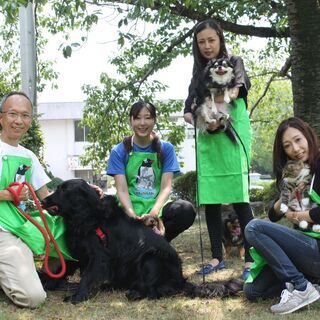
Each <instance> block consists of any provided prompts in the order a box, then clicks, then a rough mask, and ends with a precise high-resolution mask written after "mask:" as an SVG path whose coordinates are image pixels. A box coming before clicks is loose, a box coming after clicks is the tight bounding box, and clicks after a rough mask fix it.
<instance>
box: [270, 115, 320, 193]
mask: <svg viewBox="0 0 320 320" xmlns="http://www.w3.org/2000/svg"><path fill="white" fill-rule="evenodd" d="M288 128H295V129H297V130H299V131H300V132H301V133H302V134H303V135H304V137H305V138H306V140H307V142H308V149H309V158H308V164H309V166H310V169H311V172H312V173H314V172H315V170H316V166H317V162H318V159H319V140H318V137H317V135H316V133H315V131H314V130H313V129H312V128H311V127H310V126H309V124H307V123H306V122H304V121H303V120H301V119H300V118H297V117H291V118H288V119H286V120H284V121H282V122H281V123H280V125H279V127H278V129H277V132H276V136H275V139H274V144H273V173H274V175H275V177H276V184H277V186H278V187H279V184H280V182H281V178H282V171H283V168H284V166H285V164H286V163H287V161H288V159H289V157H288V156H287V154H286V152H285V151H284V148H283V144H282V138H283V134H284V132H285V131H286V130H287V129H288Z"/></svg>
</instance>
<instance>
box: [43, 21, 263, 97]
mask: <svg viewBox="0 0 320 320" xmlns="http://www.w3.org/2000/svg"><path fill="white" fill-rule="evenodd" d="M80 36H81V35H79V34H77V33H75V34H74V38H72V40H73V41H77V37H80ZM116 39H117V22H116V21H113V24H111V23H106V22H105V21H103V20H102V22H99V23H98V24H97V25H96V26H95V27H93V29H92V30H91V31H90V33H89V35H88V41H87V42H86V43H85V45H84V46H83V47H81V48H79V49H76V50H74V51H73V54H72V56H71V58H68V59H65V58H64V57H63V55H62V51H61V50H59V47H60V45H61V43H62V42H63V40H62V38H61V37H60V36H57V35H55V36H53V35H49V43H48V46H47V50H46V56H47V57H48V58H49V59H52V60H55V61H56V64H55V65H54V69H55V71H57V72H59V74H60V76H59V79H58V86H59V88H58V89H51V88H50V86H49V85H48V86H47V88H46V90H45V91H44V92H42V93H39V94H38V102H69V101H83V100H85V99H86V96H85V95H84V93H83V92H82V90H81V86H82V85H84V84H91V85H98V84H99V76H100V74H101V72H107V73H108V74H109V75H110V76H112V77H116V72H115V68H114V67H113V66H111V65H110V64H108V59H110V57H113V56H115V55H116V54H117V49H118V47H117V43H116ZM262 43H265V41H264V40H262V39H259V38H254V39H253V40H252V41H251V44H250V43H249V44H248V47H257V46H259V44H262ZM190 53H191V48H190ZM192 66H193V60H192V56H191V55H190V56H189V57H186V58H183V57H181V58H177V59H176V60H175V61H174V62H173V63H172V64H171V65H170V66H169V67H168V68H166V69H165V70H162V71H160V72H158V73H157V74H156V75H155V76H154V78H156V79H157V80H159V81H161V82H162V83H164V84H166V85H167V86H168V89H167V90H166V91H165V92H162V93H159V95H158V96H157V98H158V99H169V98H170V99H185V98H186V97H187V91H188V86H189V83H190V79H191V72H192Z"/></svg>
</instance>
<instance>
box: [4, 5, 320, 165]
mask: <svg viewBox="0 0 320 320" xmlns="http://www.w3.org/2000/svg"><path fill="white" fill-rule="evenodd" d="M25 3H26V0H25V1H23V0H20V1H19V0H10V1H4V0H0V8H2V10H3V12H5V13H6V17H7V20H6V21H7V22H10V23H13V22H15V21H16V20H15V19H16V16H17V15H16V13H17V9H18V6H19V5H20V4H25ZM35 3H36V12H37V32H38V34H39V35H40V36H41V35H43V34H42V31H43V30H47V31H49V32H51V33H58V32H59V33H63V34H64V35H65V42H64V43H63V45H62V48H61V49H62V52H63V54H64V55H65V56H66V57H69V56H70V55H71V54H72V51H73V49H74V48H76V47H78V46H79V45H81V43H83V42H85V41H86V39H87V31H88V30H90V28H91V27H92V26H93V25H94V24H96V23H97V21H98V20H99V19H102V18H105V16H104V12H103V9H104V8H106V7H107V8H111V9H113V10H114V14H113V15H112V16H111V17H110V20H112V19H113V20H114V19H117V21H118V45H119V54H118V56H117V57H115V58H114V59H113V60H112V63H113V64H114V65H115V66H116V67H117V70H118V74H119V78H120V80H119V79H117V80H115V79H111V78H110V77H109V76H108V75H107V74H106V73H103V74H102V75H101V84H100V86H96V87H91V86H86V87H85V88H84V90H85V92H86V93H87V95H88V102H87V107H86V108H87V110H86V111H85V119H84V122H83V123H84V124H86V125H88V126H89V127H90V128H91V131H90V137H91V138H90V139H91V142H92V146H90V147H89V149H88V153H87V156H86V158H85V159H84V161H87V162H88V161H89V162H90V160H93V163H98V162H99V159H98V158H100V159H105V158H106V157H107V155H108V152H109V150H110V146H111V143H109V141H111V142H113V141H115V140H117V141H119V138H120V137H122V136H123V135H124V134H125V133H127V132H128V131H127V130H128V127H127V123H126V122H125V121H124V120H123V119H124V115H125V112H126V111H127V108H128V106H129V105H130V104H131V103H132V102H134V101H135V100H137V99H148V100H151V101H153V100H154V97H155V93H156V92H157V91H161V90H164V89H165V88H164V87H163V85H162V84H160V83H158V82H156V81H151V80H150V78H151V76H153V75H154V74H155V73H156V72H157V71H159V70H161V69H164V68H166V67H167V66H168V65H169V64H170V63H171V62H172V61H173V60H174V58H175V57H177V56H179V55H184V56H185V55H188V54H190V53H191V40H192V39H191V38H192V37H191V36H192V32H193V27H194V25H195V23H196V22H197V21H200V20H204V19H207V18H214V19H216V20H217V21H218V22H219V23H220V24H221V26H222V28H223V29H224V30H225V34H226V37H227V40H228V44H229V46H230V47H233V48H234V47H237V44H239V43H244V42H245V41H246V40H247V39H249V37H262V38H267V39H268V46H267V47H266V50H264V51H263V52H262V53H261V54H260V55H259V59H258V61H259V62H261V61H263V60H264V59H266V58H267V57H270V56H273V59H274V61H276V60H277V59H276V57H279V58H280V59H282V63H281V64H279V65H277V66H276V67H275V66H272V65H269V66H268V72H267V73H269V74H270V73H272V74H273V75H274V77H273V79H277V80H278V78H279V76H286V75H288V76H289V77H291V75H290V73H289V70H290V65H291V64H290V63H292V64H293V66H294V68H293V69H294V70H295V71H296V70H306V72H305V73H306V74H308V77H309V78H312V79H313V80H315V81H314V82H315V83H317V81H318V80H319V79H320V76H319V75H320V70H319V68H316V67H315V66H316V65H317V64H316V63H313V64H311V66H312V68H313V69H310V68H311V67H308V62H309V61H310V57H308V55H307V54H306V52H305V50H304V51H303V50H301V51H299V50H296V49H297V48H298V49H299V48H308V43H309V44H310V47H312V48H313V50H312V53H315V54H314V56H315V57H318V56H319V50H320V43H319V41H320V40H319V38H318V37H315V36H314V35H315V34H319V33H320V32H318V31H317V30H318V29H317V28H319V27H320V24H316V23H313V27H312V28H309V29H310V31H308V30H309V29H308V28H306V27H303V25H307V23H305V24H304V23H303V22H304V21H305V22H308V20H310V21H317V19H318V17H319V14H320V9H319V2H318V0H310V1H309V2H308V6H305V5H304V4H302V2H301V1H300V0H279V1H266V0H259V1H253V0H239V1H229V0H224V1H220V0H210V1H209V0H200V1H194V0H188V1H183V2H181V1H177V0H173V1H172V0H170V1H169V0H162V1H155V0H133V1H129V2H128V1H126V0H122V1H121V0H117V1H107V0H99V1H90V2H89V1H86V0H62V1H58V0H51V1H48V0H41V1H36V2H35ZM299 6H304V7H305V8H301V7H299ZM299 8H300V9H301V10H303V12H304V15H299V14H297V12H299V10H297V9H299ZM48 12H49V13H50V14H48ZM52 13H53V14H52ZM318 21H319V19H318ZM73 29H79V30H81V31H82V32H83V34H82V36H81V37H80V39H81V40H80V41H79V42H77V41H74V40H73V39H72V37H70V35H69V34H68V31H69V30H73ZM290 30H291V31H292V30H294V31H295V33H294V34H293V35H292V34H291V33H290ZM292 36H293V39H294V41H293V42H290V41H291V38H292ZM292 48H293V52H294V55H293V59H291V60H290V59H289V60H288V58H289V56H290V52H291V49H292ZM300 53H301V54H300ZM299 54H300V56H299ZM242 56H243V57H244V58H245V61H246V65H247V66H249V68H248V71H249V73H250V74H254V73H255V69H254V68H253V67H251V63H250V61H248V58H247V56H246V55H242ZM298 56H299V57H300V58H299V59H298V58H297V57H298ZM285 61H289V63H287V66H286V68H285V70H283V72H281V73H279V71H280V69H281V65H284V63H285ZM309 65H310V63H309ZM299 66H303V68H300V67H299ZM46 67H50V66H48V65H47V66H46ZM276 75H277V76H276ZM54 76H55V74H54V73H50V72H49V73H47V77H48V79H49V78H50V77H54ZM292 76H293V78H294V79H293V80H294V83H299V87H300V90H299V92H298V94H297V93H296V94H295V95H294V97H295V101H299V105H298V106H296V105H297V103H296V102H295V113H297V114H299V115H300V116H302V117H305V118H308V120H310V121H309V122H310V123H311V124H313V121H314V120H313V119H317V118H316V117H312V116H313V115H314V114H315V113H316V112H318V114H319V109H320V104H319V103H320V99H319V94H320V93H319V92H320V91H319V90H313V92H312V91H310V90H309V89H308V91H303V90H304V86H305V83H307V81H300V76H301V74H300V73H299V72H295V73H294V74H293V75H292ZM301 79H302V80H303V79H304V78H301ZM260 83H262V81H258V82H257V83H256V84H255V85H257V86H259V84H260ZM266 83H268V82H266ZM277 83H279V81H277ZM310 83H311V84H312V80H310V81H308V86H309V88H310ZM289 87H290V85H287V84H286V85H285V86H282V85H279V84H273V85H270V87H269V88H270V89H269V90H270V92H271V93H270V94H268V95H265V96H264V98H263V99H262V102H261V103H264V104H265V106H266V107H267V109H268V111H266V112H265V114H263V111H261V115H259V114H258V110H259V109H263V108H261V107H260V106H261V104H260V105H259V107H258V108H256V110H254V112H253V113H252V122H253V124H255V123H262V121H264V122H265V123H267V120H266V119H270V117H268V118H266V117H267V116H269V115H270V116H273V115H274V116H276V117H275V118H272V119H279V120H280V118H282V115H283V113H282V111H283V110H285V108H286V107H287V108H289V107H290V105H289V104H288V105H287V104H286V102H285V100H286V99H287V98H286V97H287V92H289V91H290V90H289ZM283 88H285V91H286V93H285V94H284V95H283V96H281V93H278V91H279V89H281V91H282V90H283ZM286 88H288V89H286ZM296 88H297V86H296V87H295V91H296V92H297V91H298V90H297V89H296ZM258 91H259V90H258ZM260 91H263V90H260ZM306 92H307V93H308V94H307V95H306V94H305V93H306ZM289 94H290V93H288V95H289ZM278 98H280V100H281V102H279V101H278ZM307 98H308V100H307ZM310 99H311V100H312V99H313V101H314V104H312V105H311V104H310V103H306V101H309V100H310ZM259 100H260V99H259V98H258V96H257V100H256V101H259ZM287 100H290V99H287ZM254 104H255V103H254ZM167 108H172V109H171V111H174V110H176V109H174V108H175V106H174V105H173V106H171V104H170V103H169V104H167ZM277 108H279V109H280V110H277ZM271 110H274V111H275V112H274V113H273V112H271ZM309 111H312V112H309ZM118 115H120V117H118ZM258 115H259V117H258ZM310 115H312V116H310ZM278 116H279V117H278ZM256 117H257V119H255V118H256ZM162 120H164V121H163V123H164V124H163V126H164V128H165V132H167V131H166V130H168V125H170V121H167V118H165V117H163V118H162ZM272 121H275V120H272ZM266 127H269V128H270V126H268V125H266ZM254 130H255V132H259V130H260V132H261V133H262V134H265V132H264V131H263V129H262V125H261V124H260V125H257V128H254ZM101 131H104V133H102V132H101ZM171 136H172V137H180V136H179V135H178V136H177V135H175V134H171ZM268 150H269V149H268ZM265 152H266V153H267V149H266V151H265ZM265 162H268V161H267V160H265Z"/></svg>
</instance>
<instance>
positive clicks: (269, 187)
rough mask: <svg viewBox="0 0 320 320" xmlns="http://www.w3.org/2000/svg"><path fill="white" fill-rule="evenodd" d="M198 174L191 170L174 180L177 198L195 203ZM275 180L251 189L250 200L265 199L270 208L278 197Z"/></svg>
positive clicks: (266, 205)
mask: <svg viewBox="0 0 320 320" xmlns="http://www.w3.org/2000/svg"><path fill="white" fill-rule="evenodd" d="M196 179H197V176H196V172H195V171H189V172H187V173H185V174H181V175H179V176H177V177H176V178H175V179H174V181H173V194H174V196H175V197H176V198H179V199H184V200H188V201H190V202H192V203H193V204H195V202H196V201H195V199H196V185H197V180H196ZM277 196H278V195H277V190H276V186H275V182H271V183H270V184H265V185H264V188H263V189H251V190H250V202H257V201H263V203H264V206H265V207H266V208H268V207H269V206H270V202H271V201H273V200H275V199H276V198H277Z"/></svg>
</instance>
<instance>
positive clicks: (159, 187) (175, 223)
mask: <svg viewBox="0 0 320 320" xmlns="http://www.w3.org/2000/svg"><path fill="white" fill-rule="evenodd" d="M129 117H130V125H131V128H132V133H133V134H132V135H131V136H129V137H126V138H124V140H123V142H121V143H119V144H118V145H116V146H115V147H114V148H113V149H112V151H111V154H110V158H109V163H108V171H107V173H108V175H111V176H113V177H114V179H115V184H116V189H117V197H118V200H119V202H120V205H121V207H122V208H123V209H124V211H125V213H126V214H127V215H128V216H129V217H131V218H134V219H140V217H141V216H145V215H148V216H153V217H160V218H161V219H162V221H163V223H164V227H165V237H166V239H167V240H168V241H171V240H172V239H174V238H175V237H176V236H178V235H179V234H180V233H181V232H183V231H184V230H186V229H188V228H189V227H190V226H191V225H192V223H193V221H194V219H195V210H194V208H193V206H192V205H191V203H190V202H187V201H184V200H177V201H170V199H169V197H170V193H171V187H172V179H173V175H174V173H177V172H179V171H180V169H179V164H178V161H177V157H176V154H175V151H174V148H173V146H172V144H171V143H169V142H165V141H161V140H160V139H159V137H158V136H157V135H156V133H155V132H154V131H153V129H154V126H155V124H156V109H155V106H154V105H153V104H152V103H150V102H143V101H139V102H136V103H134V104H133V105H132V107H131V110H130V114H129Z"/></svg>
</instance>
